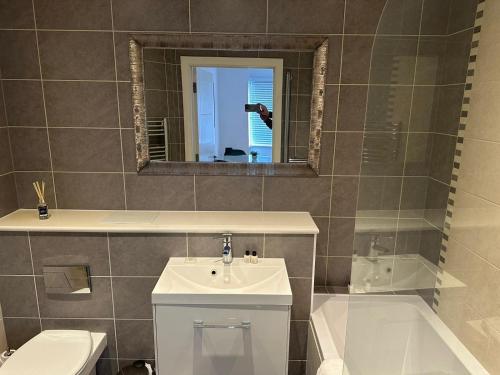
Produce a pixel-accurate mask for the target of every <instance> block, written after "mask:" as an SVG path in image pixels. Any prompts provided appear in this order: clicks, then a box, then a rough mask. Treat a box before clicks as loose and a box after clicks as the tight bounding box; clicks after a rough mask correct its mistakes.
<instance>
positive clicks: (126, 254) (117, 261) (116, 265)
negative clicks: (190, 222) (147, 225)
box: [109, 234, 187, 276]
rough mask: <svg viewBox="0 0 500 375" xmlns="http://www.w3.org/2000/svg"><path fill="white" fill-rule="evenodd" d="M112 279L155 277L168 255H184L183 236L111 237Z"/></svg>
mask: <svg viewBox="0 0 500 375" xmlns="http://www.w3.org/2000/svg"><path fill="white" fill-rule="evenodd" d="M109 248H110V252H111V273H112V275H113V276H159V275H160V274H161V273H162V272H163V269H164V268H165V266H166V264H167V262H168V259H169V258H170V257H172V256H174V257H183V256H186V249H187V240H186V235H185V234H147V235H141V234H111V235H110V237H109Z"/></svg>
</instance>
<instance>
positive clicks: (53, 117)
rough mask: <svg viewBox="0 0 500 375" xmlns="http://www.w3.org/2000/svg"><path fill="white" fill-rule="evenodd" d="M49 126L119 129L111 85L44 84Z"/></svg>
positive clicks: (116, 106) (86, 83)
mask: <svg viewBox="0 0 500 375" xmlns="http://www.w3.org/2000/svg"><path fill="white" fill-rule="evenodd" d="M44 89H45V103H46V108H47V122H48V125H49V126H76V127H79V126H82V127H84V126H89V127H96V128H117V127H118V104H117V97H116V85H115V83H111V82H109V83H108V82H45V83H44Z"/></svg>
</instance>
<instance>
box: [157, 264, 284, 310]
mask: <svg viewBox="0 0 500 375" xmlns="http://www.w3.org/2000/svg"><path fill="white" fill-rule="evenodd" d="M152 302H153V304H195V305H197V304H203V305H205V304H210V305H221V304H222V305H223V304H232V305H234V304H237V305H240V304H241V305H291V304H292V291H291V289H290V283H289V281H288V273H287V271H286V266H285V261H284V260H283V259H277V258H264V259H259V263H258V264H250V263H244V262H243V259H241V258H235V259H234V260H233V263H232V264H230V265H224V264H223V263H222V261H221V259H220V258H170V260H169V261H168V263H167V266H166V267H165V269H164V270H163V273H162V274H161V276H160V279H159V280H158V282H157V284H156V286H155V288H154V290H153V293H152Z"/></svg>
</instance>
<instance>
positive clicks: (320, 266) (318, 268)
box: [314, 256, 328, 286]
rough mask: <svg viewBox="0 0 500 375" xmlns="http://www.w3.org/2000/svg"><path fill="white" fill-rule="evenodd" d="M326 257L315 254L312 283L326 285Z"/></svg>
mask: <svg viewBox="0 0 500 375" xmlns="http://www.w3.org/2000/svg"><path fill="white" fill-rule="evenodd" d="M327 259H328V258H327V257H323V256H317V257H316V259H315V266H314V285H315V286H320V285H326V264H327Z"/></svg>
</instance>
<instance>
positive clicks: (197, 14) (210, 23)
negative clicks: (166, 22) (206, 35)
mask: <svg viewBox="0 0 500 375" xmlns="http://www.w3.org/2000/svg"><path fill="white" fill-rule="evenodd" d="M190 4H191V25H192V27H191V29H192V31H222V32H226V31H227V32H240V33H264V32H266V17H265V16H260V15H259V12H258V9H266V2H265V1H264V0H257V1H253V2H250V1H246V0H233V1H227V0H215V1H211V2H210V3H207V2H206V1H203V0H191V3H190Z"/></svg>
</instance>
